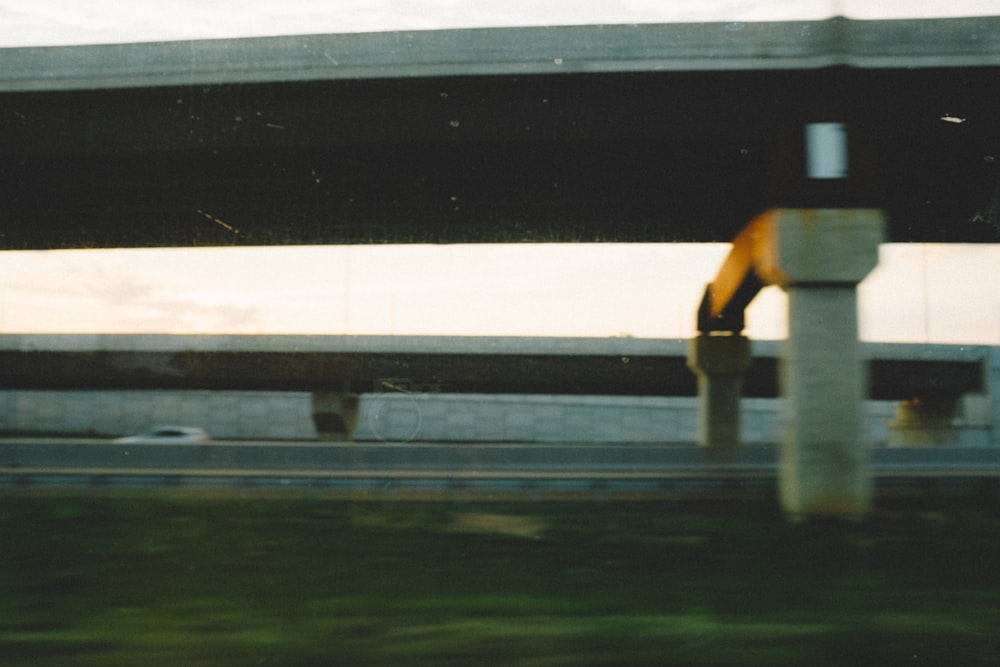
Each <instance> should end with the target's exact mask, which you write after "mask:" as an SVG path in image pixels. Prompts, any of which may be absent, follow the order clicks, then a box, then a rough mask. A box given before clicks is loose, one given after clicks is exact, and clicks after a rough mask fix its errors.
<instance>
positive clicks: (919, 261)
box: [0, 243, 1000, 345]
mask: <svg viewBox="0 0 1000 667" xmlns="http://www.w3.org/2000/svg"><path fill="white" fill-rule="evenodd" d="M727 252H728V244H669V243H668V244H518V245H499V246H496V245H431V246H428V245H407V246H350V247H345V246H339V247H329V246H315V247H291V248H289V247H273V248H224V249H213V248H201V249H184V250H178V249H145V250H144V249H138V250H87V251H79V250H77V251H74V250H60V251H31V252H5V253H0V331H3V332H5V333H27V332H36V333H39V332H49V333H79V332H86V333H97V332H115V333H243V334H259V333H284V334H294V333H307V334H398V335H403V334H413V335H417V334H429V335H509V336H599V337H603V336H618V335H630V336H635V337H642V338H685V337H689V336H691V335H693V334H694V322H695V312H696V309H697V306H698V302H699V300H700V298H701V294H702V291H703V289H704V286H705V284H706V283H707V282H709V281H710V280H711V279H712V277H713V276H714V274H715V273H716V271H717V270H718V267H719V265H720V263H721V261H722V258H723V257H724V256H725V254H726V253H727ZM880 258H881V259H880V265H879V267H878V268H877V269H876V270H875V271H873V272H872V273H871V274H870V275H869V277H868V279H867V280H866V281H865V282H864V283H862V285H861V288H860V293H859V311H860V329H861V331H860V334H861V337H862V338H863V339H864V340H870V341H899V342H933V343H968V344H993V345H997V344H1000V245H998V244H983V245H961V244H955V245H951V244H928V245H923V244H887V245H883V246H882V247H881V250H880ZM785 307H786V301H785V298H784V294H783V293H782V292H781V291H780V290H779V289H777V288H767V289H765V290H764V292H762V293H761V294H760V295H759V296H758V297H757V299H756V300H755V302H754V303H753V304H752V305H751V308H750V310H749V311H748V314H747V317H748V331H747V333H748V335H750V336H751V337H752V338H757V339H780V338H784V337H785V334H786V317H785Z"/></svg>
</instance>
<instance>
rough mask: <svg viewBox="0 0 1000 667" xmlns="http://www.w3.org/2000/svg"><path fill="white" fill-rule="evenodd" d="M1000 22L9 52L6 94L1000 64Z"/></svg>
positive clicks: (685, 27) (452, 33)
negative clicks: (507, 76) (478, 77)
mask: <svg viewBox="0 0 1000 667" xmlns="http://www.w3.org/2000/svg"><path fill="white" fill-rule="evenodd" d="M998 35H1000V20H998V19H996V18H994V17H976V18H955V19H933V20H920V21H918V20H881V21H852V20H849V19H845V18H841V17H835V18H831V19H827V20H819V21H788V22H760V23H675V24H646V25H643V24H639V25H600V26H587V25H581V26H556V27H553V26H547V27H515V28H486V29H483V28H480V29H454V30H426V31H410V32H381V33H379V32H375V33H364V34H342V35H336V34H334V35H304V36H303V35H296V36H278V37H258V38H243V39H218V40H199V41H168V42H158V43H146V44H110V45H87V46H59V47H46V48H37V47H25V48H9V49H3V50H0V62H2V66H0V91H25V90H74V89H101V88H131V87H146V86H171V85H206V84H223V83H258V82H267V81H314V80H331V79H381V78H408V77H430V76H433V77H437V76H456V75H459V76H470V75H472V76H476V75H497V74H513V75H527V74H570V73H581V72H634V71H643V72H650V71H713V70H714V71H719V70H726V71H728V70H776V69H812V68H820V67H830V66H836V65H850V66H855V67H958V66H989V65H996V64H1000V37H998Z"/></svg>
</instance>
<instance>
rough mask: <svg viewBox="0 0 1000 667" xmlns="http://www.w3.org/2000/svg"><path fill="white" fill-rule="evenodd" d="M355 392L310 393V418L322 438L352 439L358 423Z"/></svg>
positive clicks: (357, 402)
mask: <svg viewBox="0 0 1000 667" xmlns="http://www.w3.org/2000/svg"><path fill="white" fill-rule="evenodd" d="M359 403H360V399H359V398H358V396H357V394H350V393H346V392H341V391H317V392H313V395H312V418H313V425H314V426H315V427H316V433H317V434H318V435H319V437H320V439H322V440H353V439H354V429H355V427H356V426H357V425H358V405H359Z"/></svg>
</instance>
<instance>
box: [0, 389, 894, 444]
mask: <svg viewBox="0 0 1000 667" xmlns="http://www.w3.org/2000/svg"><path fill="white" fill-rule="evenodd" d="M777 406H778V401H777V400H775V399H744V400H743V418H742V419H743V426H742V432H743V441H744V442H746V443H748V444H751V443H765V442H770V443H773V442H776V441H777V438H778V422H777V419H778V418H777ZM867 410H868V415H867V422H866V423H867V426H868V432H869V435H870V437H871V439H872V441H873V442H874V443H884V442H885V441H886V437H887V433H886V422H887V420H889V419H890V418H891V417H892V411H893V405H892V404H891V403H887V402H875V401H871V402H869V403H868V404H867ZM311 411H312V397H311V394H309V393H308V392H229V391H0V431H6V432H20V433H32V432H37V433H47V434H58V433H66V434H74V435H79V434H90V435H94V436H102V437H103V436H115V435H122V434H130V433H138V432H141V431H144V430H146V429H148V428H149V427H150V426H153V425H157V424H184V425H192V426H194V425H197V426H202V427H204V428H205V429H206V430H207V431H208V432H209V433H210V434H211V435H212V436H213V437H214V438H217V439H276V440H311V439H314V438H316V437H317V434H316V430H315V427H314V426H313V422H312V416H311ZM696 429H697V416H696V399H694V398H688V397H659V396H657V397H653V396H641V397H634V396H559V395H486V394H416V393H413V394H411V393H386V394H378V395H375V394H366V395H363V396H362V397H361V405H360V409H359V423H358V426H357V430H356V431H355V439H356V440H361V441H385V442H407V441H411V440H426V441H468V442H476V441H478V442H488V441H517V442H694V441H695V440H696V438H697V433H696Z"/></svg>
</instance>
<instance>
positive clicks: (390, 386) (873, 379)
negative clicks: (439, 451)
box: [0, 351, 985, 400]
mask: <svg viewBox="0 0 1000 667" xmlns="http://www.w3.org/2000/svg"><path fill="white" fill-rule="evenodd" d="M868 373H869V397H870V398H873V399H881V400H902V399H908V398H912V397H913V396H920V397H922V398H934V397H938V396H947V397H954V396H958V395H962V394H965V393H969V392H981V391H983V387H984V386H985V385H984V370H983V362H982V361H956V360H950V361H912V360H910V361H902V362H901V361H898V360H891V359H873V360H871V361H869V363H868ZM0 387H2V388H6V389H10V388H20V389H79V388H80V387H87V388H89V389H232V390H291V391H315V390H348V391H353V392H358V393H362V392H380V391H397V390H403V391H416V392H421V391H429V392H457V393H486V394H493V393H513V394H522V393H523V394H604V395H632V396H694V395H696V394H697V385H696V380H695V376H694V374H693V373H691V371H690V370H688V368H687V365H686V364H685V361H684V359H683V358H682V357H677V356H632V357H619V356H608V355H568V356H567V355H547V354H509V355H489V354H450V353H441V354H413V353H370V354H360V353H354V354H337V353H260V352H253V353H241V352H228V353H224V352H195V351H189V352H174V353H168V352H43V351H36V352H9V351H5V352H0ZM743 394H744V395H745V396H748V397H764V398H773V397H776V396H778V395H779V392H778V361H777V359H776V358H774V357H768V356H764V357H756V358H755V359H754V360H753V366H752V369H751V372H749V373H748V374H746V376H745V378H744V385H743Z"/></svg>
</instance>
